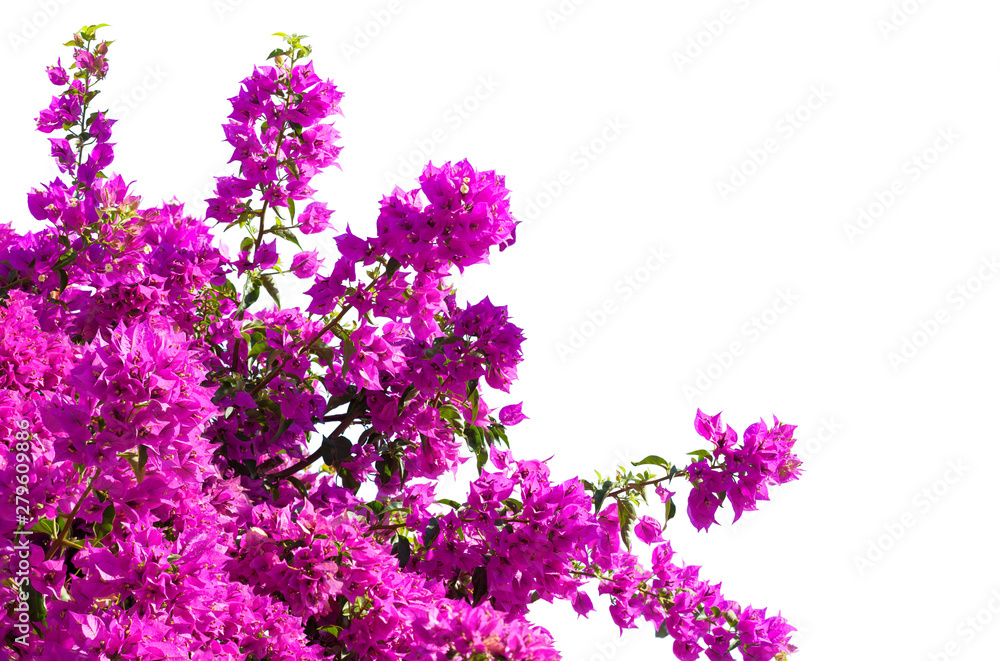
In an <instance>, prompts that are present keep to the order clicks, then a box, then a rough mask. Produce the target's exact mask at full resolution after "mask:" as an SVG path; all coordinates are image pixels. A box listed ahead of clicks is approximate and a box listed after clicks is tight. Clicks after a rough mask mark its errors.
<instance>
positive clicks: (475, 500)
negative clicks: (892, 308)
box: [0, 26, 800, 661]
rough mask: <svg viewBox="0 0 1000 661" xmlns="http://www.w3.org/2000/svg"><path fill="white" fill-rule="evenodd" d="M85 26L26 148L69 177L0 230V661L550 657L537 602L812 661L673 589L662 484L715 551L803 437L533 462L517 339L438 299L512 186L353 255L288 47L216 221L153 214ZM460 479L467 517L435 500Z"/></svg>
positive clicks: (463, 164) (403, 205)
mask: <svg viewBox="0 0 1000 661" xmlns="http://www.w3.org/2000/svg"><path fill="white" fill-rule="evenodd" d="M99 27H102V26H87V27H85V28H83V29H82V30H81V31H80V32H79V33H77V34H75V35H74V36H73V40H72V41H71V42H70V44H68V45H69V46H70V47H71V48H72V50H73V54H72V64H69V65H67V66H68V68H63V65H62V63H61V60H57V63H56V64H55V65H53V66H50V67H48V68H47V69H46V75H47V76H48V79H49V80H50V81H51V82H52V83H53V84H54V85H56V86H57V87H59V88H60V89H61V91H60V93H59V94H58V95H57V96H55V97H54V98H53V99H52V100H51V102H50V103H49V104H48V106H47V107H46V108H45V109H43V110H42V111H41V112H40V113H39V115H38V118H37V127H38V130H39V131H41V132H42V133H45V134H55V135H52V137H51V138H50V151H51V155H52V158H53V160H54V162H55V164H56V166H57V168H58V170H59V173H60V174H59V177H57V178H56V179H55V180H53V181H51V182H49V183H47V184H44V185H40V186H39V187H38V188H35V189H33V190H32V191H31V192H30V193H29V194H28V198H27V206H28V209H27V211H28V213H29V214H30V215H31V217H33V218H34V219H35V221H36V225H37V228H36V229H35V230H34V231H31V232H28V233H26V234H20V233H18V232H16V231H14V230H13V229H12V227H11V226H10V225H7V224H0V438H2V439H4V443H5V444H6V447H5V450H6V452H3V453H0V479H2V480H3V483H4V484H7V485H14V487H13V488H12V489H10V490H9V492H6V491H5V492H4V494H2V495H0V510H2V512H0V514H2V516H0V536H2V537H3V538H4V539H7V540H15V545H12V546H8V547H4V548H3V549H2V551H0V564H2V566H3V567H5V568H10V572H11V578H12V579H13V580H8V581H3V582H2V583H0V601H2V602H3V604H4V605H5V606H6V608H7V614H8V617H7V618H6V619H4V620H3V621H2V622H0V638H2V639H3V643H4V650H5V653H6V656H5V657H4V658H8V657H9V658H22V659H53V660H66V661H69V660H78V659H104V660H108V661H110V660H112V659H114V660H119V661H127V660H133V659H134V660H139V659H163V660H166V659H194V660H196V661H208V660H209V659H213V660H214V659H232V660H234V661H235V660H237V659H239V660H240V661H244V660H251V661H265V660H267V661H279V660H284V661H292V660H295V661H304V660H307V659H376V660H379V661H383V660H384V661H390V660H391V661H400V660H406V661H416V660H418V659H419V660H424V659H432V660H437V661H451V660H455V659H468V660H486V659H506V660H508V661H517V660H535V661H539V660H544V661H547V660H550V659H551V660H554V659H558V658H559V654H558V653H557V652H556V649H555V642H554V641H553V639H552V637H551V635H550V634H549V632H547V631H546V630H545V629H544V628H542V627H539V626H537V625H535V624H533V623H532V621H531V612H532V607H533V604H535V603H536V602H537V601H539V600H544V601H549V602H553V601H566V602H568V604H569V606H568V607H569V608H572V609H573V611H575V612H576V613H577V614H579V615H580V616H593V613H594V612H595V611H603V610H607V611H608V613H609V614H610V617H611V618H612V620H613V621H614V622H615V623H616V624H617V625H618V626H619V627H621V628H622V629H626V628H634V627H638V626H642V625H647V626H649V627H650V628H651V629H652V630H653V631H654V632H655V633H656V635H657V636H660V637H669V638H671V639H672V640H673V647H672V650H673V653H674V654H675V656H677V658H680V659H696V658H707V659H709V660H711V661H722V660H733V659H736V658H737V656H736V655H740V656H741V657H742V659H743V661H762V660H765V659H779V660H781V659H784V658H785V655H787V654H788V653H789V652H792V651H794V650H795V646H794V645H793V644H792V643H791V642H790V640H791V638H790V637H791V634H792V632H793V631H794V629H793V627H791V625H789V624H788V622H787V621H786V620H785V619H784V618H783V617H781V615H780V614H779V615H770V616H769V615H767V611H766V610H765V609H756V608H752V607H744V606H741V605H740V604H739V603H736V602H733V601H729V600H727V599H726V598H725V597H724V596H723V595H722V593H721V587H720V586H719V585H718V584H716V585H713V584H710V583H709V582H707V581H706V580H705V579H703V578H700V577H699V573H700V568H699V567H697V566H692V565H687V564H677V562H675V560H674V551H673V548H672V546H671V543H670V541H668V540H667V536H668V532H667V528H666V527H665V526H666V525H667V523H668V521H669V520H670V519H671V518H672V517H673V514H674V512H675V511H676V507H675V505H674V497H675V496H676V492H675V491H673V490H671V489H668V488H667V487H668V486H673V485H672V480H674V479H675V478H676V479H678V480H685V479H686V480H688V481H690V482H691V484H692V489H691V493H690V497H689V499H688V514H689V517H690V520H691V522H692V523H693V524H694V525H695V526H696V527H697V528H698V529H708V528H709V526H710V525H711V524H713V523H716V514H717V511H718V509H719V507H720V506H722V505H723V503H724V502H725V501H727V500H728V502H729V503H730V504H731V506H732V508H733V510H734V512H735V518H736V519H739V518H740V516H742V514H743V513H744V512H746V511H751V510H753V509H755V508H756V507H757V503H758V502H759V501H760V500H763V499H766V498H767V497H768V491H767V489H768V487H773V486H775V485H778V484H784V483H786V482H788V481H790V480H794V479H796V478H797V477H798V476H799V474H800V463H799V461H798V459H797V458H796V457H795V455H794V454H793V453H792V449H793V444H794V438H793V433H794V429H795V428H794V427H792V426H790V425H785V424H783V423H780V422H778V420H777V419H775V422H774V425H772V426H768V425H766V424H765V423H764V422H763V421H761V422H760V423H755V424H753V425H751V426H750V427H748V428H747V430H746V432H745V433H744V435H743V439H742V442H740V439H739V438H738V436H737V434H736V432H735V431H734V430H733V429H732V428H731V427H726V429H723V428H722V425H721V422H720V416H714V417H710V416H706V415H705V414H703V413H702V412H701V411H699V412H698V413H697V416H696V419H695V428H696V431H697V433H698V434H700V435H701V436H702V437H703V438H704V439H706V440H707V441H709V442H710V443H711V446H712V449H711V450H700V451H696V452H695V453H693V454H695V455H697V458H696V460H694V461H692V462H691V463H690V464H689V465H688V466H686V467H684V468H678V467H675V466H673V464H671V463H669V462H667V461H666V460H664V459H661V458H660V457H656V456H650V457H647V458H646V459H644V460H642V461H640V462H636V463H635V464H633V466H643V467H646V466H652V467H653V469H654V470H655V471H657V472H656V473H654V472H651V471H649V470H644V471H643V472H642V473H639V474H636V473H635V472H634V471H631V470H626V469H624V468H622V469H620V470H619V473H618V474H617V475H616V476H615V477H614V478H611V479H604V478H601V479H599V480H598V481H597V482H595V483H592V482H590V481H589V480H582V479H579V478H569V479H564V478H563V477H560V478H554V477H553V471H552V470H551V469H550V467H549V465H548V463H547V461H540V460H536V459H525V458H519V456H518V453H516V452H515V450H514V449H512V447H511V446H512V445H513V443H512V442H511V441H512V440H513V439H511V438H508V433H507V432H508V428H509V427H513V426H514V425H517V424H519V423H520V422H522V421H523V420H525V419H527V416H525V415H524V413H523V412H522V404H521V403H517V404H511V405H507V406H504V407H502V408H500V409H499V410H496V409H494V408H492V407H491V406H490V404H489V401H495V400H494V399H493V398H494V396H499V397H509V396H510V395H509V394H508V393H510V392H511V388H512V385H513V383H514V382H515V380H516V379H517V377H518V366H519V364H520V362H521V360H522V358H523V355H522V345H523V343H524V342H525V336H524V333H523V331H522V329H521V328H520V327H519V326H517V325H516V324H515V323H514V322H513V320H512V317H511V314H510V313H509V311H508V308H507V307H506V306H503V305H497V304H495V303H493V302H492V301H491V300H490V299H489V298H483V299H482V300H480V301H479V302H476V303H474V302H470V301H465V300H463V299H461V298H460V297H459V295H458V292H457V291H456V290H455V287H454V286H453V285H452V281H451V277H452V276H453V275H454V274H455V273H456V272H459V273H460V272H462V271H463V270H464V269H466V268H469V267H471V266H473V265H477V264H487V263H489V259H490V256H491V254H494V255H495V253H496V252H499V251H502V250H505V249H506V248H509V247H510V246H511V245H513V244H514V242H515V239H516V234H515V229H516V226H517V221H516V220H515V219H514V218H513V216H512V215H511V211H510V202H509V197H510V191H508V190H507V188H506V186H505V183H504V177H503V176H500V175H498V174H496V173H495V172H494V171H492V170H484V169H477V168H475V167H473V166H472V165H471V164H470V163H469V162H468V161H465V160H463V161H459V162H456V163H451V162H449V163H445V164H443V165H437V166H435V165H433V164H428V165H427V167H426V168H424V169H423V172H422V173H421V175H420V177H419V179H418V181H417V182H415V186H414V188H413V189H412V190H408V191H407V190H402V189H401V188H396V189H395V190H393V191H392V192H391V193H389V194H388V195H387V196H385V197H383V199H382V200H381V203H380V206H379V210H378V216H377V218H376V220H375V230H376V232H375V236H372V237H365V236H363V235H361V234H355V233H353V232H352V231H351V229H350V227H346V228H345V230H344V231H339V230H337V229H335V227H334V226H333V224H332V223H331V217H332V213H333V211H332V210H331V209H329V208H328V206H327V203H326V202H321V201H318V200H316V199H315V195H316V194H317V191H315V190H314V189H313V188H312V186H311V182H312V181H313V180H314V178H315V177H316V176H317V175H318V174H320V173H321V172H323V170H324V169H326V168H329V167H331V166H337V158H338V155H339V153H340V147H339V146H338V145H337V144H336V142H337V140H338V138H339V133H338V132H337V130H336V129H335V128H334V127H333V119H334V118H335V117H336V116H337V115H339V114H340V112H341V110H340V103H341V100H342V97H343V95H342V93H341V92H340V91H339V90H338V89H337V87H336V86H335V85H334V84H333V82H332V81H330V80H328V79H325V78H322V77H321V76H320V75H318V74H317V73H316V72H315V70H314V68H313V64H312V63H311V62H308V61H306V58H307V57H308V56H309V54H310V49H309V47H308V46H306V45H305V44H303V43H302V41H301V38H300V37H298V36H296V35H281V36H282V37H283V38H284V40H285V45H284V47H282V48H278V49H275V51H274V52H272V53H271V55H270V56H269V58H268V60H269V61H270V62H271V64H268V65H266V66H258V67H255V68H253V70H252V72H251V73H250V74H249V75H248V76H247V77H246V78H245V79H244V80H243V81H241V83H240V84H239V86H238V90H237V91H236V93H235V95H234V96H232V97H231V98H230V99H229V101H230V105H231V108H232V111H231V112H230V114H229V115H228V117H227V118H226V120H227V121H226V122H225V123H224V124H223V127H222V134H223V136H224V139H225V140H226V142H227V143H228V144H229V145H230V146H231V147H232V149H233V151H232V157H231V161H230V162H231V163H233V164H234V170H235V171H236V173H235V174H231V175H226V176H220V177H218V178H217V181H216V189H215V191H214V194H213V197H212V198H211V199H209V200H207V201H206V202H207V205H208V209H207V212H206V214H205V216H204V217H199V216H198V215H195V214H191V213H188V212H186V211H185V209H184V207H183V205H180V204H177V203H164V204H150V203H148V202H145V201H144V200H143V198H142V197H141V196H140V194H139V191H140V190H141V186H140V185H138V184H136V183H135V182H132V183H126V181H128V180H127V179H126V178H123V177H122V176H121V175H119V174H116V173H114V172H111V171H110V170H109V168H110V167H111V166H112V165H113V163H114V157H115V154H114V147H115V144H114V143H112V142H111V138H112V130H113V125H114V123H115V120H114V119H111V118H109V117H107V116H106V115H105V114H104V112H102V111H101V110H100V109H99V108H98V107H97V106H96V105H95V103H99V102H98V101H95V98H96V99H100V97H97V96H96V95H95V94H94V92H95V91H96V89H97V85H98V84H99V83H100V82H101V81H102V80H103V79H104V77H105V76H106V75H107V72H108V69H109V59H108V45H109V44H108V42H105V41H103V40H99V39H98V38H97V36H96V32H97V30H98V29H99ZM220 227H221V228H222V229H221V231H220V232H218V233H213V230H215V229H216V228H220ZM226 230H236V231H237V232H242V235H241V236H239V237H238V238H237V239H236V242H237V243H238V249H234V250H233V251H232V252H230V250H229V248H228V247H220V241H219V235H220V234H222V232H224V231H226ZM309 236H314V237H315V238H316V239H318V240H322V241H328V242H329V244H328V245H330V246H331V249H332V248H333V247H335V251H336V257H335V258H334V259H333V260H331V261H332V262H333V263H332V264H330V265H325V264H323V260H320V259H319V258H318V251H317V250H315V249H307V248H304V247H303V246H302V245H301V243H300V239H302V238H305V237H309ZM279 239H280V240H281V241H279ZM286 249H287V250H288V251H291V252H293V253H294V254H292V255H291V256H290V257H291V258H290V259H287V257H288V256H289V255H287V254H286V252H285V251H286ZM231 254H234V255H236V257H235V258H231V257H230V255H231ZM284 264H289V265H290V266H289V267H288V268H287V269H286V268H284V266H283V265H284ZM288 273H291V274H293V275H295V276H296V277H298V278H301V279H304V280H307V281H310V286H309V288H308V291H307V292H306V294H307V297H308V300H309V304H308V306H307V308H306V309H305V310H302V309H299V308H282V307H281V306H280V292H279V287H278V285H277V284H276V283H277V281H278V279H279V278H280V277H281V276H284V275H287V274H288ZM262 292H263V293H265V294H266V295H267V296H270V297H271V298H272V299H273V302H274V303H275V304H274V305H270V304H267V305H265V304H264V301H263V300H259V298H260V296H261V294H262ZM496 391H499V392H500V393H504V394H503V395H497V392H496ZM522 429H523V428H522ZM525 431H526V432H527V430H525ZM463 465H464V466H466V467H468V469H469V471H472V470H473V468H474V476H473V477H472V479H471V481H468V482H467V484H465V485H464V494H463V495H462V496H459V497H458V498H459V500H452V499H451V498H452V497H456V496H454V495H452V497H446V496H445V495H444V491H443V490H440V491H439V481H440V479H441V478H442V477H444V476H446V474H448V475H450V476H462V475H465V473H462V472H460V470H459V469H460V468H462V467H463ZM661 473H662V474H661ZM650 486H652V487H654V490H655V494H656V496H657V498H656V499H655V500H657V501H658V502H657V507H656V508H655V512H654V513H656V516H655V517H654V516H652V515H650V514H648V513H646V512H645V511H643V510H641V509H640V508H642V507H644V506H645V504H646V501H645V498H646V490H647V488H648V487H650ZM676 488H678V489H679V488H680V487H676ZM664 507H665V508H666V516H665V517H664V519H663V522H662V523H661V519H660V518H659V516H660V514H659V512H662V511H663V508H664ZM633 537H634V538H635V539H637V540H638V541H639V542H641V543H642V544H645V545H647V546H649V547H651V558H652V562H651V564H649V566H648V567H647V566H645V565H644V563H643V562H642V561H641V560H640V557H639V554H637V553H634V552H633V550H632V540H633ZM5 571H6V569H5ZM5 577H6V576H5ZM588 586H596V591H595V590H591V592H590V593H588V592H587V591H586V588H587V587H588ZM595 592H596V594H597V595H598V597H597V598H596V599H594V598H592V596H591V595H592V594H594V593H595Z"/></svg>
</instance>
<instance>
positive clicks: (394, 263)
mask: <svg viewBox="0 0 1000 661" xmlns="http://www.w3.org/2000/svg"><path fill="white" fill-rule="evenodd" d="M400 266H402V264H400V263H399V260H398V259H396V258H395V257H390V258H389V262H388V264H386V266H385V279H386V280H392V276H393V275H395V274H396V271H398V270H399V267H400Z"/></svg>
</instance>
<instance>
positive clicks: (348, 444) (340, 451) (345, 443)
mask: <svg viewBox="0 0 1000 661" xmlns="http://www.w3.org/2000/svg"><path fill="white" fill-rule="evenodd" d="M353 448H354V443H353V442H352V441H351V439H349V438H347V437H346V436H338V437H337V438H335V439H333V451H334V459H336V460H337V461H338V462H341V461H347V460H348V459H350V458H351V450H352V449H353Z"/></svg>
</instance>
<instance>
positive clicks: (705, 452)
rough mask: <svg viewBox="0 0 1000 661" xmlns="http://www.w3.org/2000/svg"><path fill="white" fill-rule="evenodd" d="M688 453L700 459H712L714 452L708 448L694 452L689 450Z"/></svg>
mask: <svg viewBox="0 0 1000 661" xmlns="http://www.w3.org/2000/svg"><path fill="white" fill-rule="evenodd" d="M688 454H689V455H692V456H694V457H698V458H699V459H704V460H705V461H712V453H711V452H709V451H708V450H695V451H694V452H688Z"/></svg>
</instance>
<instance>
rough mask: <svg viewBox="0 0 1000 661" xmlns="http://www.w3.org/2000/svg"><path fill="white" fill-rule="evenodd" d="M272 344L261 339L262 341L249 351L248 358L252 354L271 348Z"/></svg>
mask: <svg viewBox="0 0 1000 661" xmlns="http://www.w3.org/2000/svg"><path fill="white" fill-rule="evenodd" d="M270 346H271V345H270V344H268V343H267V340H261V341H260V342H257V343H256V344H254V345H253V346H252V347H250V351H248V352H247V358H250V357H251V356H256V355H257V354H259V353H263V352H265V351H267V350H268V349H269V348H270Z"/></svg>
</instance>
